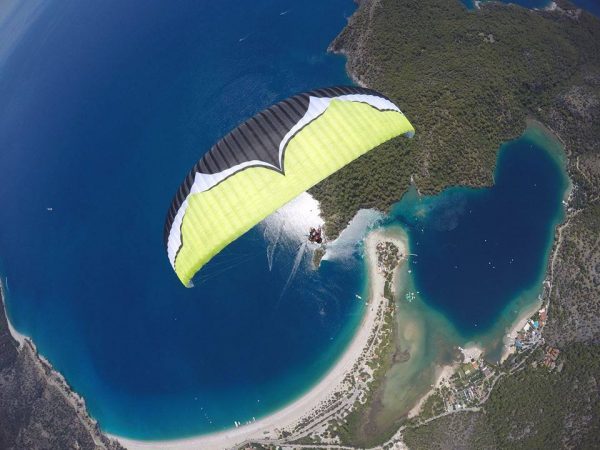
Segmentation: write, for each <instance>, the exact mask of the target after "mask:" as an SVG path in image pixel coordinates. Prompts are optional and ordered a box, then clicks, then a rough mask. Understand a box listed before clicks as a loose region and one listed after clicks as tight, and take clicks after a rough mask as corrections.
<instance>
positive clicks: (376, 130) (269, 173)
mask: <svg viewBox="0 0 600 450" xmlns="http://www.w3.org/2000/svg"><path fill="white" fill-rule="evenodd" d="M413 133H414V130H413V127H412V125H411V124H410V123H409V121H408V119H407V118H406V117H405V116H404V114H402V112H400V110H399V109H398V107H397V106H396V105H394V104H393V103H392V102H391V101H390V100H389V99H387V98H385V97H384V96H383V95H381V94H379V93H377V92H375V91H373V90H370V89H364V88H358V87H335V88H328V89H321V90H317V91H313V92H309V93H306V94H300V95H297V96H294V97H292V98H290V99H288V100H284V101H283V102H281V103H279V104H277V105H274V106H272V107H270V108H269V109H267V110H265V111H263V112H261V113H259V114H258V115H257V116H255V117H253V118H252V119H250V120H249V121H247V122H245V123H244V124H242V125H240V126H239V127H238V128H236V129H235V130H233V131H232V132H231V133H229V134H228V135H227V136H225V137H224V138H223V139H222V140H221V141H219V143H217V144H216V145H215V146H214V147H213V148H212V149H211V150H210V151H209V152H208V153H207V154H206V155H204V157H203V158H202V159H201V160H200V161H199V162H198V164H196V166H195V167H194V169H193V170H192V171H191V172H190V174H189V175H188V177H187V178H186V181H185V182H184V183H183V184H182V186H181V187H180V189H179V192H178V194H177V196H176V197H175V199H174V200H173V204H172V205H171V209H170V211H169V214H168V216H167V221H166V224H165V244H166V246H167V253H168V256H169V260H170V262H171V265H172V266H173V268H174V269H175V272H176V273H177V276H178V277H179V279H180V280H181V282H182V283H183V284H185V285H189V284H190V281H191V279H192V277H193V276H194V274H195V273H196V272H197V271H198V270H200V268H201V267H202V266H203V265H204V264H206V263H207V262H208V261H209V260H210V259H211V258H212V257H213V256H214V255H215V254H217V253H218V252H219V251H221V250H222V249H223V248H224V247H225V246H226V245H228V244H229V243H230V242H232V241H233V240H235V239H236V238H238V237H239V236H241V235H242V234H243V233H245V232H246V231H248V230H249V229H250V228H252V227H253V226H254V225H256V224H257V223H258V222H260V221H261V220H263V219H264V218H265V217H267V216H268V215H269V214H271V213H273V212H274V211H275V210H277V209H278V208H280V207H281V206H283V205H284V204H286V203H287V202H289V201H290V200H292V199H293V198H295V197H296V196H298V195H299V194H300V193H302V192H304V191H306V190H307V189H309V188H311V187H312V186H314V185H315V184H317V183H318V182H319V181H321V180H323V179H325V178H327V177H328V176H329V175H331V174H332V173H334V172H336V171H338V170H339V169H341V168H342V167H344V166H345V165H347V164H348V163H350V162H351V161H353V160H355V159H356V158H358V157H359V156H361V155H363V154H364V153H366V152H368V151H369V150H371V149H373V148H375V147H377V146H378V145H379V144H381V143H383V142H385V141H387V140H389V139H391V138H393V137H396V136H398V135H402V134H406V135H412V134H413Z"/></svg>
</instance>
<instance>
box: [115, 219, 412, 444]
mask: <svg viewBox="0 0 600 450" xmlns="http://www.w3.org/2000/svg"><path fill="white" fill-rule="evenodd" d="M381 240H385V241H388V242H393V243H394V244H395V245H397V246H398V247H399V249H400V251H401V253H402V254H406V253H407V249H408V242H407V241H406V239H405V238H404V237H402V236H397V235H396V233H394V234H393V235H392V234H391V233H389V232H388V233H386V232H385V230H381V229H377V230H374V231H372V232H370V233H369V234H368V235H367V237H366V238H365V241H364V243H365V246H364V248H365V253H364V255H365V258H366V260H367V264H368V277H369V300H368V302H366V304H365V307H366V308H367V309H366V311H365V312H364V316H363V318H362V320H361V324H360V325H359V328H358V330H357V331H356V333H355V334H354V337H353V338H352V341H351V343H350V344H349V346H348V347H347V349H346V350H345V351H344V353H343V354H342V356H341V357H340V359H339V360H338V361H337V362H336V363H335V365H334V366H333V368H332V369H331V370H330V371H329V372H328V373H327V374H326V375H325V376H324V377H323V378H322V379H321V381H319V382H318V383H317V384H316V385H315V386H313V387H312V388H311V389H310V390H309V391H308V392H306V393H305V394H304V395H302V396H301V397H300V398H299V399H297V400H295V401H293V402H292V403H291V404H289V405H287V406H286V407H284V408H282V409H280V410H279V411H277V412H275V413H273V414H271V415H269V416H266V417H264V418H262V419H259V420H257V421H255V422H252V423H250V424H245V425H242V426H240V427H238V428H231V429H227V430H223V431H218V432H214V433H209V434H203V435H198V436H195V437H189V438H184V439H174V440H164V441H159V440H157V441H142V440H136V439H129V438H126V437H122V436H117V435H111V434H107V436H108V437H109V438H111V439H116V440H117V441H118V442H119V443H120V444H121V445H123V446H125V447H126V448H129V449H133V450H135V449H139V450H144V449H145V450H154V449H156V450H158V449H161V450H192V449H198V448H202V449H206V450H209V449H223V448H232V447H236V446H240V445H243V444H244V443H248V442H252V441H260V442H264V443H268V442H273V443H275V442H276V441H277V440H278V439H280V434H281V433H283V432H292V431H294V430H296V429H297V428H298V425H300V424H302V423H303V422H305V421H307V420H308V421H309V425H308V426H304V427H302V428H303V429H306V428H311V426H310V425H311V422H312V423H315V424H316V425H318V424H320V423H321V422H322V420H324V419H323V417H322V416H323V414H324V413H325V412H328V411H325V410H326V409H330V407H331V401H332V400H335V399H336V398H341V397H345V396H344V395H340V394H344V393H346V392H347V390H348V389H349V386H350V387H351V386H352V384H347V383H346V381H347V379H348V377H349V376H350V377H352V375H356V376H358V374H360V370H356V368H355V367H356V365H357V364H361V365H363V366H365V367H368V362H369V360H368V354H369V352H370V350H371V349H372V345H371V344H372V339H371V336H372V335H373V333H374V332H376V331H377V329H378V326H379V323H380V320H381V319H382V317H383V314H381V311H382V310H383V309H384V308H385V306H386V305H385V303H386V302H385V298H384V297H383V292H384V287H385V276H384V274H382V273H381V272H379V271H378V270H377V249H376V245H377V243H378V242H380V241H381ZM394 272H395V273H397V272H398V267H396V268H395V269H394ZM353 394H356V395H351V396H350V397H355V396H356V397H358V396H359V395H360V394H359V393H356V392H354V393H353ZM325 419H327V417H325Z"/></svg>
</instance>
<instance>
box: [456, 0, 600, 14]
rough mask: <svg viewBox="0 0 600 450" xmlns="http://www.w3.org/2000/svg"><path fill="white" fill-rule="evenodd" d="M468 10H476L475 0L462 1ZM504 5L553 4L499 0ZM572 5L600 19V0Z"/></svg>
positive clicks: (582, 0) (539, 0)
mask: <svg viewBox="0 0 600 450" xmlns="http://www.w3.org/2000/svg"><path fill="white" fill-rule="evenodd" d="M460 1H461V2H462V3H463V4H464V5H465V6H466V7H467V8H469V9H473V8H475V0H460ZM499 1H501V2H503V3H514V4H515V5H521V6H523V7H525V8H531V9H533V8H545V7H546V6H548V5H550V4H551V3H552V0H499ZM571 3H573V4H574V5H577V6H578V7H579V8H582V9H585V10H586V11H588V12H590V13H592V14H594V15H595V16H597V17H600V0H571Z"/></svg>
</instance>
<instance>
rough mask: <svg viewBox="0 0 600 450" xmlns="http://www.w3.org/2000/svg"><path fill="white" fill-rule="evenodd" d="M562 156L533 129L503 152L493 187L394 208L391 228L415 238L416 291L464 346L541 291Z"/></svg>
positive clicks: (412, 198) (562, 186) (559, 213)
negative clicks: (512, 306) (510, 308)
mask: <svg viewBox="0 0 600 450" xmlns="http://www.w3.org/2000/svg"><path fill="white" fill-rule="evenodd" d="M562 155H563V153H562V149H560V146H559V145H558V144H557V143H556V141H553V140H551V139H550V138H548V137H547V136H546V135H545V134H544V131H543V130H542V129H541V128H539V127H537V126H530V127H529V128H528V129H527V130H526V131H525V133H524V134H523V135H522V136H521V137H520V138H518V139H516V140H514V141H511V142H508V143H506V144H504V145H502V147H501V148H500V150H499V152H498V158H497V166H496V169H495V172H494V184H493V186H491V187H487V188H466V187H452V188H449V189H446V190H444V191H443V192H441V193H440V194H438V195H435V196H420V195H419V194H418V193H417V191H416V190H415V189H414V188H413V189H412V190H411V191H410V192H409V193H408V194H407V195H405V196H404V197H403V199H402V200H401V201H400V202H399V203H398V204H397V205H395V206H394V208H393V211H392V214H391V217H392V219H391V222H392V223H394V224H398V223H399V224H402V225H403V226H404V227H405V228H406V230H407V232H408V234H409V238H410V245H411V251H412V252H413V254H414V256H412V257H411V260H410V270H411V273H412V278H413V280H414V285H415V289H417V290H418V292H419V293H420V294H421V296H422V297H423V299H424V301H425V302H427V303H428V304H429V305H430V306H432V307H433V308H434V309H436V310H438V311H439V312H441V313H442V314H443V315H444V316H445V317H447V318H448V320H449V321H450V322H451V323H452V324H453V326H454V327H456V329H457V331H458V332H459V334H460V335H462V336H463V337H464V338H472V337H474V336H476V335H480V334H483V333H485V332H486V331H489V330H490V329H491V328H492V327H493V326H494V324H495V323H496V322H497V320H498V318H499V316H500V315H501V314H502V313H503V312H504V311H505V310H506V309H507V307H508V305H509V304H510V303H511V301H513V300H514V299H516V298H519V297H521V296H522V295H523V294H524V293H526V292H528V293H529V292H537V291H539V288H540V287H541V282H542V280H543V278H544V276H545V269H546V262H547V259H548V255H549V251H550V248H551V245H552V242H553V238H554V229H555V227H556V225H557V224H558V223H559V222H560V221H561V220H562V218H563V215H564V211H563V206H562V201H563V199H564V196H565V192H566V190H567V188H568V186H569V181H568V177H567V175H566V172H565V169H564V160H563V159H562V158H564V156H562ZM536 295H537V294H534V298H535V296H536Z"/></svg>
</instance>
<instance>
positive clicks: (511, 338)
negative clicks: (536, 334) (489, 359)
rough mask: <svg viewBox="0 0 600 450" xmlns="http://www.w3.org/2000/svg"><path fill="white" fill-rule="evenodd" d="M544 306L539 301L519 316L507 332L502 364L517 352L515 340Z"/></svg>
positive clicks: (501, 359)
mask: <svg viewBox="0 0 600 450" xmlns="http://www.w3.org/2000/svg"><path fill="white" fill-rule="evenodd" d="M541 306H542V301H541V300H540V299H538V300H537V301H536V302H535V303H534V304H533V305H531V307H529V308H527V309H524V310H523V311H521V313H520V314H519V317H518V318H517V319H516V320H515V321H514V322H513V324H512V326H511V327H510V328H509V329H507V330H506V334H505V335H504V337H503V347H502V356H501V357H500V362H501V363H502V362H504V361H506V358H508V357H509V356H510V355H511V354H512V353H514V352H515V351H516V348H515V346H514V342H515V338H516V337H517V334H518V333H519V331H521V330H522V329H523V327H524V326H525V324H526V323H527V321H528V320H529V318H530V317H531V316H533V315H534V314H535V313H536V312H537V311H538V310H539V309H540V308H541Z"/></svg>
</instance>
